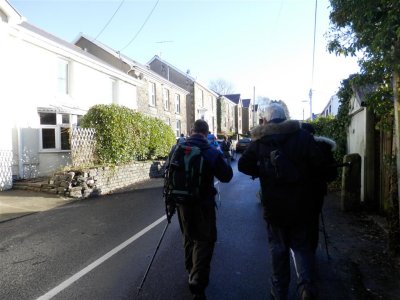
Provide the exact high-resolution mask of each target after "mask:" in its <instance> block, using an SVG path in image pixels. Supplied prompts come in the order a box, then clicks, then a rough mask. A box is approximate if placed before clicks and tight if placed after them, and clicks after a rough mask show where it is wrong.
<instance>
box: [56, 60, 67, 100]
mask: <svg viewBox="0 0 400 300" xmlns="http://www.w3.org/2000/svg"><path fill="white" fill-rule="evenodd" d="M68 73H69V66H68V61H66V60H63V59H60V60H59V61H58V74H57V91H58V92H59V93H60V94H62V95H67V94H68V92H69V86H68V84H69V82H68Z"/></svg>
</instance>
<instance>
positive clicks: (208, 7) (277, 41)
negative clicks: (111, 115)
mask: <svg viewBox="0 0 400 300" xmlns="http://www.w3.org/2000/svg"><path fill="white" fill-rule="evenodd" d="M8 1H9V2H10V3H11V5H13V6H14V8H15V9H17V11H18V12H19V13H20V14H21V15H23V16H24V17H25V18H26V19H27V21H28V22H30V23H32V24H33V25H35V26H37V27H39V28H41V29H44V30H46V31H48V32H50V33H52V34H54V35H56V36H58V37H60V38H62V39H64V40H66V41H69V42H73V41H74V40H75V38H76V37H77V36H78V34H79V33H80V32H81V33H84V34H86V35H89V36H91V37H96V36H98V37H97V39H98V40H99V41H100V42H102V43H104V44H106V45H108V46H109V47H111V48H113V49H114V50H116V51H121V52H122V53H123V54H125V55H127V56H129V57H130V58H132V59H134V60H136V61H138V62H140V63H143V64H145V63H147V62H148V61H149V60H150V59H151V58H152V57H153V56H154V55H155V54H158V55H161V57H162V58H163V59H164V60H166V61H168V62H169V63H171V64H172V65H174V66H176V67H177V68H179V69H180V70H182V71H186V70H188V69H189V70H190V74H191V75H192V76H193V77H195V78H197V79H198V80H199V81H200V82H202V83H204V84H206V85H208V83H209V82H210V80H215V79H217V78H223V79H225V80H227V81H229V82H231V83H232V84H233V85H234V87H235V92H237V93H240V94H241V95H242V98H251V99H252V98H253V87H255V94H256V98H257V97H258V96H265V97H269V98H271V99H276V100H278V99H281V100H283V101H285V103H286V104H287V105H288V107H289V111H290V114H291V117H292V118H297V119H302V117H303V109H304V113H305V117H306V118H307V117H308V116H309V111H310V109H309V103H307V102H304V101H305V100H308V99H309V98H308V92H309V90H310V88H311V87H312V88H313V90H314V94H313V112H314V113H319V112H321V111H322V109H323V108H324V107H325V105H326V103H327V102H328V100H329V98H330V96H332V95H333V94H334V93H335V92H336V91H337V89H338V87H339V86H340V82H341V80H343V79H345V78H347V77H348V75H349V74H352V73H355V72H357V71H358V66H357V64H356V61H355V59H349V58H347V59H345V58H343V57H336V56H335V55H334V54H329V53H328V52H327V51H326V44H327V41H326V38H325V37H324V34H325V33H326V32H327V30H328V28H329V8H328V7H329V1H328V0H318V10H317V12H318V13H317V29H316V47H315V61H314V62H315V63H314V76H312V57H313V37H314V35H313V33H314V12H315V1H314V0H253V1H252V0H179V1H177V0H176V1H173V0H159V1H158V2H157V0H125V1H124V2H122V0H8ZM121 3H122V5H121ZM120 5H121V7H120V9H119V10H118V11H117V13H116V14H115V16H114V18H113V20H112V21H111V22H110V23H109V25H108V26H107V27H106V28H105V29H104V31H103V32H102V33H101V34H100V32H101V31H102V29H103V28H104V26H105V25H106V24H107V22H108V21H109V20H110V18H111V16H112V15H113V14H114V13H115V11H116V10H117V8H118V7H119V6H120ZM154 7H155V8H154ZM153 8H154V10H153ZM152 10H153V12H152V14H151V16H150V18H149V19H148V20H147V22H146V23H145V21H146V18H147V17H148V16H149V14H150V12H151V11H152ZM144 23H145V25H144V26H143V24H144ZM142 26H143V28H142V30H140V28H141V27H142ZM138 33H139V34H138ZM99 34H100V35H99ZM136 35H137V36H136ZM135 36H136V38H135V39H134V37H135ZM128 45H129V46H128Z"/></svg>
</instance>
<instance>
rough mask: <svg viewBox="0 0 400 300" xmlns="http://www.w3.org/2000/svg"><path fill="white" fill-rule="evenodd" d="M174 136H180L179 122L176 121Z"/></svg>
mask: <svg viewBox="0 0 400 300" xmlns="http://www.w3.org/2000/svg"><path fill="white" fill-rule="evenodd" d="M175 134H176V137H180V136H181V120H176V127H175Z"/></svg>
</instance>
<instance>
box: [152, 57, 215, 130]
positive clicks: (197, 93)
mask: <svg viewBox="0 0 400 300" xmlns="http://www.w3.org/2000/svg"><path fill="white" fill-rule="evenodd" d="M148 65H149V66H150V69H151V70H153V71H154V72H156V73H157V74H159V75H161V76H162V77H164V78H165V79H167V80H168V81H170V82H173V83H174V84H176V85H177V86H180V87H181V88H183V89H185V90H186V91H188V94H187V95H186V115H187V129H186V132H187V134H189V133H190V130H191V126H192V125H193V123H194V121H195V120H197V119H203V120H205V121H207V123H208V125H209V127H210V131H211V132H213V133H217V98H218V96H219V95H218V94H217V93H215V92H213V91H212V90H210V89H209V88H207V87H206V86H205V85H204V84H202V83H200V82H199V81H197V80H196V79H195V78H193V77H192V76H190V74H189V73H190V72H189V70H188V71H187V72H182V71H181V70H179V69H178V68H176V67H174V66H173V65H171V64H170V63H168V62H166V61H165V60H162V59H161V58H160V57H159V56H158V55H156V56H154V57H153V58H152V59H151V60H150V61H149V63H148Z"/></svg>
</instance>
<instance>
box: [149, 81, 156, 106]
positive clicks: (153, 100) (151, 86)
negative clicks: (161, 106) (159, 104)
mask: <svg viewBox="0 0 400 300" xmlns="http://www.w3.org/2000/svg"><path fill="white" fill-rule="evenodd" d="M149 105H151V106H156V84H155V83H154V82H149Z"/></svg>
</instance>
